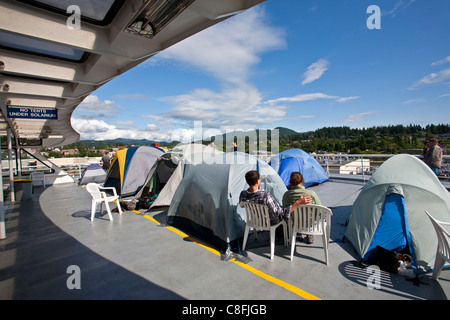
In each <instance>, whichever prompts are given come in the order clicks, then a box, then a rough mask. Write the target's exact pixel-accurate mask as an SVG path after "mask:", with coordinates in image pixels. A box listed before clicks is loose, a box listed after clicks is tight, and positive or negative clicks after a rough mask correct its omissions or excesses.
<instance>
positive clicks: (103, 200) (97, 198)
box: [86, 183, 122, 221]
mask: <svg viewBox="0 0 450 320" xmlns="http://www.w3.org/2000/svg"><path fill="white" fill-rule="evenodd" d="M107 189H109V190H112V191H113V194H114V195H113V196H107V195H106V193H105V192H104V191H101V190H107ZM86 190H87V191H88V192H89V193H90V194H91V196H92V208H91V221H94V216H95V211H96V209H97V205H98V204H100V213H102V212H103V204H105V207H106V211H107V212H108V216H109V220H111V221H112V220H113V217H112V214H111V209H110V208H109V204H108V202H114V201H116V204H117V208H118V209H119V213H120V214H122V209H121V208H120V203H119V196H118V195H117V193H116V189H115V188H113V187H101V186H99V185H98V184H96V183H88V184H87V185H86Z"/></svg>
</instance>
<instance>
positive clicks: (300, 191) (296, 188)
mask: <svg viewBox="0 0 450 320" xmlns="http://www.w3.org/2000/svg"><path fill="white" fill-rule="evenodd" d="M289 183H290V184H291V190H289V191H286V193H285V194H284V195H283V206H285V207H286V206H289V205H291V204H293V203H294V202H295V201H296V200H297V199H298V197H300V196H303V195H305V196H309V197H312V204H319V205H321V204H322V203H321V201H320V199H319V197H318V196H317V194H316V193H315V192H314V191H312V190H307V189H306V188H305V187H304V184H305V180H304V179H303V176H302V174H301V173H300V172H292V173H291V177H290V179H289ZM306 242H307V243H308V244H311V243H313V242H314V236H312V235H308V236H307V237H306Z"/></svg>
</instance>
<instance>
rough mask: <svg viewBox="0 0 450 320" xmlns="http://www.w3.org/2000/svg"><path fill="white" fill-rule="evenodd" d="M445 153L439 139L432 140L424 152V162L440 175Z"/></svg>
mask: <svg viewBox="0 0 450 320" xmlns="http://www.w3.org/2000/svg"><path fill="white" fill-rule="evenodd" d="M442 157H443V152H442V149H441V147H439V145H438V140H437V139H434V138H433V139H430V141H429V142H428V144H427V149H426V150H424V155H423V161H424V162H425V163H426V164H427V165H428V166H429V167H430V168H431V170H433V172H434V173H435V174H436V175H438V174H439V170H440V169H441V165H442Z"/></svg>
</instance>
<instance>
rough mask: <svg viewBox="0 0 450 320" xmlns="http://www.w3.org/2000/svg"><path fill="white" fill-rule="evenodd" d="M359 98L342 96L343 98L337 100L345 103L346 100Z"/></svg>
mask: <svg viewBox="0 0 450 320" xmlns="http://www.w3.org/2000/svg"><path fill="white" fill-rule="evenodd" d="M359 98H360V97H359V96H351V97H342V98H339V99H337V100H336V101H337V102H339V103H344V102H347V101H350V100H355V99H359Z"/></svg>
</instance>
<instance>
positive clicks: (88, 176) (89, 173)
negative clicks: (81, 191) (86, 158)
mask: <svg viewBox="0 0 450 320" xmlns="http://www.w3.org/2000/svg"><path fill="white" fill-rule="evenodd" d="M105 178H106V171H105V170H103V168H102V167H101V166H100V165H98V164H95V163H94V164H90V165H89V166H87V167H86V169H84V171H83V173H82V174H81V178H80V180H79V181H78V185H79V186H83V185H86V184H88V183H90V182H94V183H103V182H105Z"/></svg>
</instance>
